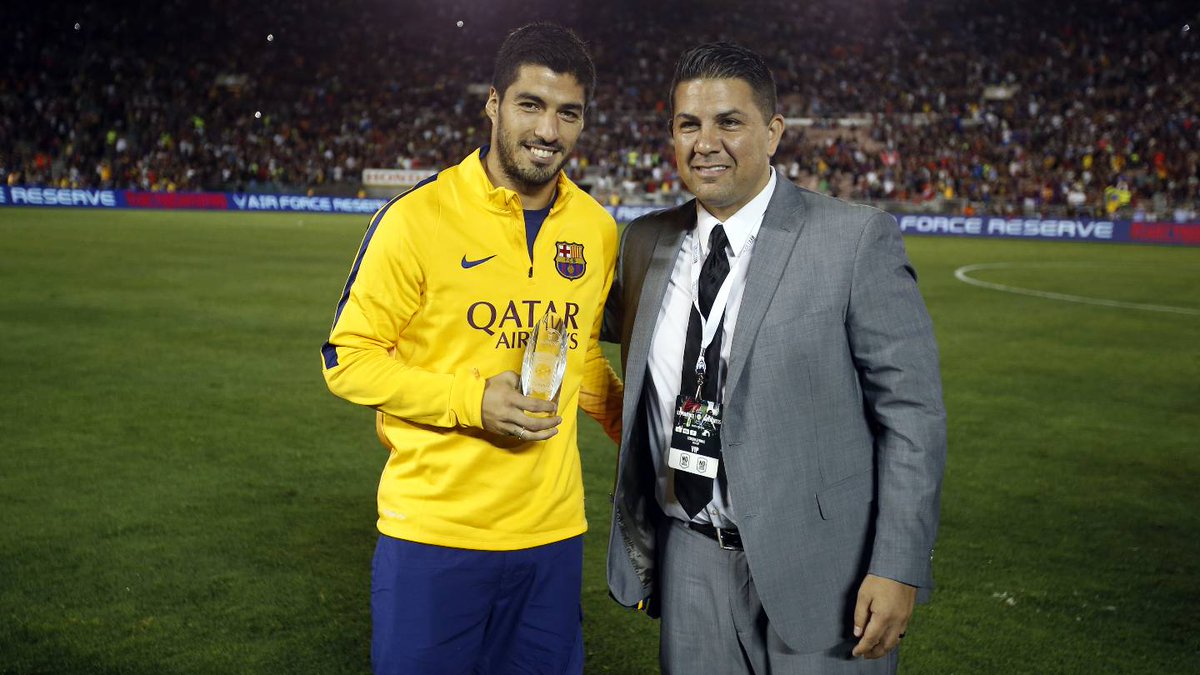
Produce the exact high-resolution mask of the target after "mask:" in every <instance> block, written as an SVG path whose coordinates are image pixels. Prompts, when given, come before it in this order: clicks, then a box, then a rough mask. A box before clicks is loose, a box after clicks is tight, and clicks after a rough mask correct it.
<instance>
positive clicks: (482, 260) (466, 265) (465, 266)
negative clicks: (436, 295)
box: [462, 255, 496, 270]
mask: <svg viewBox="0 0 1200 675" xmlns="http://www.w3.org/2000/svg"><path fill="white" fill-rule="evenodd" d="M495 257H496V256H495V255H489V256H488V257H486V258H480V259H479V260H467V256H465V255H464V256H463V259H462V268H463V269H464V270H469V269H471V268H472V267H475V266H476V265H482V264H483V263H485V262H487V261H489V260H491V259H492V258H495Z"/></svg>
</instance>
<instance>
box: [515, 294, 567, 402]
mask: <svg viewBox="0 0 1200 675" xmlns="http://www.w3.org/2000/svg"><path fill="white" fill-rule="evenodd" d="M569 342H570V339H569V336H568V335H567V326H566V323H565V322H564V321H563V320H562V319H561V318H559V317H558V316H557V315H556V314H554V313H553V312H550V311H547V312H546V314H545V315H544V316H542V319H541V321H538V322H537V324H535V325H534V327H533V331H532V332H530V334H529V341H528V342H527V343H525V357H524V359H523V360H522V361H521V393H522V394H524V395H526V396H528V397H530V398H540V399H542V400H544V401H549V400H550V399H552V398H554V396H555V394H557V393H558V387H559V385H561V384H562V378H563V372H564V371H565V370H566V368H567V345H568V343H569Z"/></svg>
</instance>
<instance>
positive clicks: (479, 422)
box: [450, 368, 487, 429]
mask: <svg viewBox="0 0 1200 675" xmlns="http://www.w3.org/2000/svg"><path fill="white" fill-rule="evenodd" d="M486 384H487V381H486V380H484V379H483V377H481V376H480V375H479V369H478V368H463V369H461V370H459V371H457V372H455V373H454V382H453V384H451V385H450V412H452V413H453V414H454V419H455V422H456V423H457V424H458V426H463V427H475V428H477V429H482V428H483V388H484V385H486Z"/></svg>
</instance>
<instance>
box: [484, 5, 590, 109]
mask: <svg viewBox="0 0 1200 675" xmlns="http://www.w3.org/2000/svg"><path fill="white" fill-rule="evenodd" d="M528 65H532V66H545V67H546V68H549V69H550V70H552V71H554V72H556V73H559V74H563V75H572V76H574V77H575V81H576V82H578V83H579V84H581V85H583V91H584V96H585V97H586V99H585V100H584V104H587V103H588V102H590V101H591V100H592V92H593V91H595V89H596V66H594V65H593V64H592V57H590V56H588V53H587V47H586V46H585V45H584V44H583V40H580V39H579V36H578V35H576V34H575V33H574V31H572V30H571V29H569V28H564V27H562V26H559V25H558V24H553V23H531V24H528V25H526V26H521V27H520V28H518V29H516V30H514V31H513V32H511V33H509V34H508V37H506V38H504V43H503V44H501V45H500V51H498V52H496V69H495V70H494V71H493V72H492V87H494V88H495V89H496V95H497V96H499V97H500V98H504V92H505V91H507V90H508V88H509V86H511V85H512V83H513V82H516V80H517V72H518V71H519V70H520V69H521V66H528Z"/></svg>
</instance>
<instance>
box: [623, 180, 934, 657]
mask: <svg viewBox="0 0 1200 675" xmlns="http://www.w3.org/2000/svg"><path fill="white" fill-rule="evenodd" d="M694 226H695V204H694V202H688V203H687V204H684V205H683V206H680V207H677V208H674V209H669V210H667V211H663V212H659V213H654V214H651V215H649V216H645V217H643V218H639V219H638V220H636V221H634V222H633V223H631V224H630V225H629V226H628V227H627V228H626V232H625V234H624V236H623V242H622V255H621V262H620V269H619V274H618V282H617V284H615V285H614V291H613V295H612V296H611V298H610V304H611V307H610V314H609V317H608V318H609V320H610V321H609V326H610V328H611V329H614V330H616V331H618V332H619V335H620V339H621V345H622V348H621V357H622V364H623V368H624V375H625V399H624V414H623V423H624V431H623V437H622V440H621V449H620V454H619V459H618V469H617V481H616V485H615V486H614V491H613V514H612V535H611V539H610V540H609V549H608V583H609V589H610V591H611V592H612V595H613V597H614V598H616V599H617V601H618V602H620V603H622V604H624V605H627V606H633V605H636V604H638V602H639V601H642V600H645V599H648V598H652V597H653V595H654V591H655V584H656V576H655V568H656V558H657V553H658V550H657V545H656V543H657V538H658V529H659V528H660V527H661V526H662V521H663V515H662V512H661V510H660V509H659V507H658V505H657V503H656V501H655V497H654V482H655V478H654V475H653V468H652V465H651V463H650V457H649V455H648V450H647V445H646V421H645V412H644V410H645V407H644V406H643V402H642V400H641V399H642V395H643V391H644V390H645V384H646V377H647V368H646V365H647V356H648V355H647V352H648V350H649V348H650V343H651V339H652V337H653V334H654V328H655V326H654V324H655V322H656V319H657V317H658V312H659V309H660V308H661V306H662V301H663V298H664V295H665V292H666V288H667V281H668V279H669V278H670V275H671V269H672V267H673V264H674V260H675V254H676V252H677V251H678V250H679V247H680V244H681V242H682V240H683V236H684V234H685V233H686V232H687V231H688V230H689V229H691V228H692V227H694ZM742 297H743V299H742V305H741V311H740V313H739V315H738V319H737V327H736V329H735V332H734V336H733V345H732V348H731V349H732V351H731V353H730V357H729V366H728V368H729V369H728V376H727V378H726V385H725V387H726V389H725V396H724V403H725V421H724V424H723V426H722V429H721V441H722V447H723V454H724V463H725V469H726V474H727V477H728V481H729V492H730V495H731V498H732V501H733V504H734V505H735V508H736V510H737V513H738V518H739V523H738V526H739V529H740V531H741V536H742V542H743V545H744V547H745V552H746V559H747V561H748V563H749V566H750V571H751V576H752V577H753V579H754V582H755V586H756V588H757V590H758V594H759V597H760V598H761V599H762V603H763V607H764V608H765V610H766V612H767V616H768V618H769V619H770V621H771V625H772V627H773V628H774V629H775V630H776V632H777V633H778V634H779V636H780V637H781V638H783V640H784V641H785V642H786V643H787V644H788V646H790V647H791V648H793V649H795V650H797V651H800V652H811V651H817V650H820V649H825V648H828V647H831V646H833V645H835V644H837V643H838V642H840V641H842V640H845V639H848V638H849V637H850V634H851V630H852V616H853V610H854V603H855V599H856V596H857V592H858V587H859V584H860V583H861V581H862V579H863V577H864V575H865V574H867V573H868V572H870V573H872V574H876V575H879V576H882V577H887V578H890V579H895V580H897V581H902V582H904V583H906V584H909V585H912V586H917V587H918V588H919V592H918V597H919V599H921V600H924V599H927V598H928V595H929V591H930V589H931V588H932V584H933V580H932V576H931V573H930V567H931V565H930V560H931V558H932V554H933V543H934V537H935V535H936V532H937V524H938V508H939V496H940V489H941V477H942V469H943V466H944V464H945V456H946V417H945V410H944V408H943V406H942V391H941V380H940V376H939V371H938V353H937V345H936V343H935V341H934V337H933V330H932V326H931V324H930V320H929V315H928V313H927V312H926V310H925V304H924V301H923V300H922V298H921V295H920V293H919V292H918V290H917V285H916V275H915V273H914V272H913V269H912V267H911V265H910V264H909V262H908V258H907V256H906V254H905V252H904V246H903V243H902V241H901V239H900V231H899V228H898V227H897V225H896V221H895V219H894V218H892V217H891V216H889V215H887V214H886V213H884V212H882V211H879V210H876V209H872V208H869V207H866V206H857V205H851V204H847V203H844V202H841V201H839V200H836V199H832V198H829V197H825V196H821V195H818V194H816V193H813V192H810V191H807V190H803V189H801V188H798V187H796V186H795V185H792V184H791V183H789V182H788V181H786V180H780V181H778V182H777V185H776V188H775V192H774V194H773V195H772V198H771V202H770V205H769V206H768V208H767V211H766V214H765V215H764V217H763V223H762V227H761V229H760V231H759V236H758V240H757V241H756V243H755V246H754V252H753V258H752V259H751V262H750V270H749V274H748V277H747V280H746V289H745V292H744V294H743V296H742ZM610 335H611V333H610ZM715 545H716V544H715V543H714V546H715Z"/></svg>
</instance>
